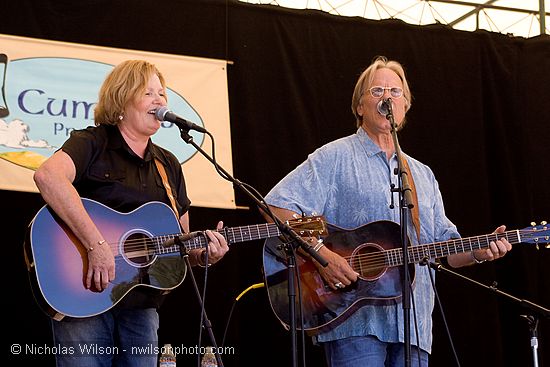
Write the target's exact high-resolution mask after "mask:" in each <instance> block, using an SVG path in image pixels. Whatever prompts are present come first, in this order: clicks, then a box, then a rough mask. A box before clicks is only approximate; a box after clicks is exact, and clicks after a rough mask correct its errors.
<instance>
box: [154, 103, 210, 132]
mask: <svg viewBox="0 0 550 367" xmlns="http://www.w3.org/2000/svg"><path fill="white" fill-rule="evenodd" d="M155 116H156V118H157V120H159V121H168V122H171V123H173V124H176V126H177V127H179V128H180V129H184V130H196V131H199V132H201V133H206V132H207V131H206V129H205V128H204V127H201V126H199V125H197V124H194V123H192V122H190V121H187V120H186V119H183V118H181V117H179V116H178V115H176V114H175V113H174V112H172V111H170V110H169V109H168V107H166V106H165V107H160V108H158V109H157V110H156V111H155Z"/></svg>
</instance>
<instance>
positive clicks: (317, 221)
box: [287, 215, 328, 237]
mask: <svg viewBox="0 0 550 367" xmlns="http://www.w3.org/2000/svg"><path fill="white" fill-rule="evenodd" d="M287 224H288V225H289V226H290V227H292V229H294V230H295V231H296V233H298V234H299V235H300V236H302V237H313V236H324V235H327V234H328V231H327V226H326V221H325V219H324V218H323V217H322V216H320V215H312V216H303V217H298V218H295V219H290V220H288V221H287Z"/></svg>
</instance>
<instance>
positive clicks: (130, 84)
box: [94, 60, 166, 125]
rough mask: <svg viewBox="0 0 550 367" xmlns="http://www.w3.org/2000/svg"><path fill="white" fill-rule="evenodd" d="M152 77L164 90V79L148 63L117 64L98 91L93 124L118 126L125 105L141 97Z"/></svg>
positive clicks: (137, 61)
mask: <svg viewBox="0 0 550 367" xmlns="http://www.w3.org/2000/svg"><path fill="white" fill-rule="evenodd" d="M152 75H157V76H158V77H159V79H160V83H161V85H162V88H164V89H166V83H165V80H164V77H163V76H162V74H161V73H160V71H159V70H158V69H157V67H156V66H155V65H153V64H151V63H150V62H147V61H144V60H127V61H124V62H122V63H121V64H118V65H117V66H116V67H115V68H114V69H113V70H111V72H110V73H109V75H107V78H105V81H104V82H103V84H102V86H101V89H100V90H99V101H98V102H97V105H96V107H95V109H94V123H95V124H96V125H101V124H105V125H116V124H118V123H119V122H120V120H121V119H122V118H123V117H124V108H125V107H126V105H127V104H128V103H129V102H130V101H132V100H134V99H135V98H137V97H139V96H141V95H143V92H144V91H145V89H146V88H147V84H148V83H149V79H150V78H151V76H152ZM165 95H166V94H165Z"/></svg>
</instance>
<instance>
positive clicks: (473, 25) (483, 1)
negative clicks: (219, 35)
mask: <svg viewBox="0 0 550 367" xmlns="http://www.w3.org/2000/svg"><path fill="white" fill-rule="evenodd" d="M240 1H242V2H246V3H251V4H268V5H277V6H283V7H288V8H295V9H319V10H322V11H325V12H327V13H330V14H334V15H340V16H360V17H364V18H368V19H401V20H403V21H405V22H407V23H411V24H417V25H426V24H434V23H440V24H446V25H448V26H450V27H452V28H455V29H460V30H466V31H474V30H478V29H485V30H488V31H491V32H499V33H504V34H508V35H511V36H519V37H526V38H529V37H534V36H538V35H540V34H550V31H549V29H548V27H547V24H548V21H550V13H548V12H546V10H545V9H546V4H545V3H547V2H548V3H549V4H548V5H549V6H550V0H470V1H459V0H240Z"/></svg>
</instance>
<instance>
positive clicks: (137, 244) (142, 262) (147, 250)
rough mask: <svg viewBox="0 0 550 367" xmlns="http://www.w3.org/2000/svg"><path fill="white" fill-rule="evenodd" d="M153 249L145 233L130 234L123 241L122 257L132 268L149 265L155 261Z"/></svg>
mask: <svg viewBox="0 0 550 367" xmlns="http://www.w3.org/2000/svg"><path fill="white" fill-rule="evenodd" d="M154 250H155V248H154V244H153V242H152V241H151V239H150V237H149V236H147V235H146V234H145V233H139V232H138V233H132V234H130V235H129V236H128V237H127V238H126V240H125V241H124V257H125V258H126V259H127V260H128V261H129V262H130V263H132V264H133V265H134V266H138V267H141V266H146V265H149V264H150V263H151V262H152V261H153V260H154V259H155V251H154Z"/></svg>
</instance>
